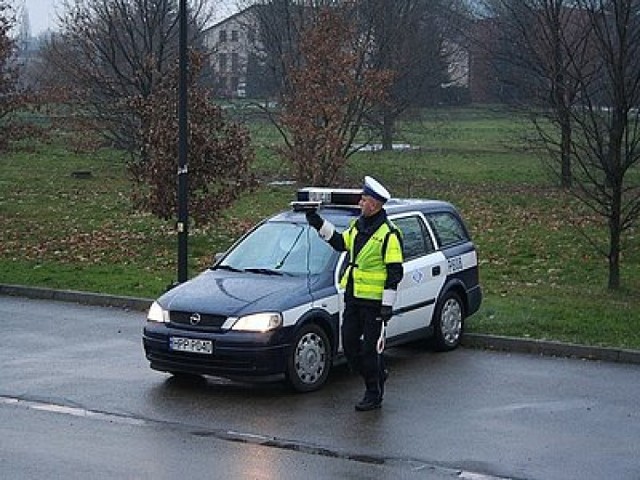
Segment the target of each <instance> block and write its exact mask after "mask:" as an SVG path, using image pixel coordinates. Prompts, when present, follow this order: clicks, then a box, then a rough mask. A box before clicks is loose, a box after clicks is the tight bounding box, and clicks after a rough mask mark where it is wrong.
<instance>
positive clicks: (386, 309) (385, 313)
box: [380, 305, 393, 325]
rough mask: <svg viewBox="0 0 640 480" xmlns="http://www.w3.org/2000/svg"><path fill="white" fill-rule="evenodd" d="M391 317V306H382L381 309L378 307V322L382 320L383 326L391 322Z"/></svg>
mask: <svg viewBox="0 0 640 480" xmlns="http://www.w3.org/2000/svg"><path fill="white" fill-rule="evenodd" d="M392 316H393V307H391V305H382V307H380V320H382V321H383V322H384V324H385V325H386V324H387V322H388V321H389V320H391V317H392Z"/></svg>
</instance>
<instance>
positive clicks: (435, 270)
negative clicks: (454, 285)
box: [431, 265, 440, 277]
mask: <svg viewBox="0 0 640 480" xmlns="http://www.w3.org/2000/svg"><path fill="white" fill-rule="evenodd" d="M431 275H433V276H434V277H437V276H438V275H440V265H438V266H437V267H433V268H432V269H431Z"/></svg>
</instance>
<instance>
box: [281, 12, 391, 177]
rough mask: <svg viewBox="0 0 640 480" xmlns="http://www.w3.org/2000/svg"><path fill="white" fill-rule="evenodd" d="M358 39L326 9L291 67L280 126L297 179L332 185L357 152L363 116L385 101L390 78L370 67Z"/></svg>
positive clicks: (308, 30) (305, 34) (307, 31)
mask: <svg viewBox="0 0 640 480" xmlns="http://www.w3.org/2000/svg"><path fill="white" fill-rule="evenodd" d="M358 45H359V36H358V35H357V31H356V30H355V29H354V28H352V27H350V26H349V25H348V24H347V22H346V21H345V18H344V16H342V15H341V14H340V12H338V11H336V10H335V9H334V10H329V9H325V10H323V11H321V12H320V14H319V15H318V17H317V19H316V22H315V23H314V24H313V25H310V26H309V27H308V28H306V29H305V30H304V31H303V35H302V37H301V39H300V42H299V51H300V57H299V60H300V62H299V65H298V66H293V67H288V69H287V70H288V75H287V85H288V87H287V90H286V93H285V94H284V95H283V96H282V102H283V105H282V112H281V114H280V115H279V116H278V122H277V126H278V128H279V130H280V132H281V133H282V136H283V138H284V140H285V148H284V150H283V153H284V156H285V158H287V159H288V160H289V161H290V162H291V163H292V164H293V166H294V168H295V174H296V179H297V180H299V181H301V182H306V183H311V184H332V183H333V182H334V181H335V180H336V178H337V177H338V175H339V174H340V173H341V171H342V168H343V167H344V166H345V164H346V160H347V157H348V156H349V154H350V153H353V152H354V151H355V150H356V148H355V147H354V145H353V143H354V139H355V138H356V135H357V134H358V132H359V130H360V127H361V125H362V118H363V116H364V115H365V114H366V113H367V112H368V111H370V110H371V108H372V107H373V106H374V105H375V104H376V103H378V102H379V101H380V100H382V98H383V97H384V92H385V90H386V88H387V87H388V85H389V83H390V80H391V74H390V73H389V72H384V71H380V70H374V69H370V68H368V67H367V65H366V62H365V61H364V60H365V55H364V53H365V52H364V51H363V50H362V49H361V48H358Z"/></svg>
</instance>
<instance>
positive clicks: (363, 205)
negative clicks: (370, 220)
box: [358, 195, 382, 217]
mask: <svg viewBox="0 0 640 480" xmlns="http://www.w3.org/2000/svg"><path fill="white" fill-rule="evenodd" d="M358 205H359V206H360V211H361V212H362V216H363V217H370V216H371V215H375V214H376V213H378V212H379V211H380V209H381V208H382V202H380V201H379V200H376V199H375V198H373V197H371V196H369V195H362V197H360V202H359V203H358Z"/></svg>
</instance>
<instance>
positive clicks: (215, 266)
mask: <svg viewBox="0 0 640 480" xmlns="http://www.w3.org/2000/svg"><path fill="white" fill-rule="evenodd" d="M211 268H212V269H214V270H229V271H230V272H244V270H242V269H240V268H236V267H232V266H231V265H214V266H213V267H211Z"/></svg>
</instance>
